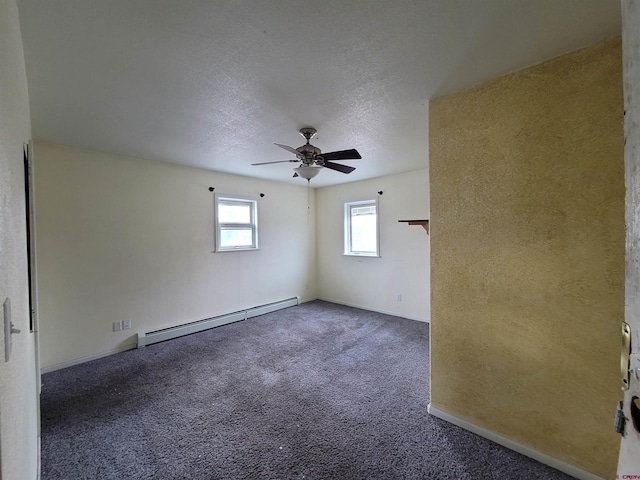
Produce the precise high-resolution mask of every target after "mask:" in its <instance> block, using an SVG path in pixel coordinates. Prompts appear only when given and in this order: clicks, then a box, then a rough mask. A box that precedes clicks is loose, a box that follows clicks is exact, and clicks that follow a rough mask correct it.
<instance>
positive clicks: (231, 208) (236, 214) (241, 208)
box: [218, 202, 251, 223]
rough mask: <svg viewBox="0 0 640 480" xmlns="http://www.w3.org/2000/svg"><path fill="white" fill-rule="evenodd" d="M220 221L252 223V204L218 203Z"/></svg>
mask: <svg viewBox="0 0 640 480" xmlns="http://www.w3.org/2000/svg"><path fill="white" fill-rule="evenodd" d="M218 222H220V223H251V204H250V203H244V204H243V203H226V202H225V203H223V202H220V203H218Z"/></svg>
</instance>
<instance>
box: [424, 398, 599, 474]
mask: <svg viewBox="0 0 640 480" xmlns="http://www.w3.org/2000/svg"><path fill="white" fill-rule="evenodd" d="M427 411H428V412H429V414H430V415H433V416H434V417H438V418H440V419H442V420H445V421H447V422H449V423H453V424H454V425H457V426H458V427H460V428H464V429H465V430H468V431H470V432H473V433H475V434H476V435H480V436H481V437H484V438H486V439H488V440H491V441H492V442H495V443H497V444H499V445H502V446H503V447H507V448H508V449H509V450H513V451H514V452H518V453H521V454H522V455H524V456H526V457H529V458H533V459H534V460H537V461H538V462H540V463H544V464H545V465H548V466H550V467H552V468H555V469H556V470H560V471H561V472H563V473H566V474H567V475H571V476H572V477H575V478H578V479H580V480H603V478H602V477H599V476H597V475H595V474H593V473H591V472H587V471H586V470H582V469H581V468H578V467H574V466H573V465H570V464H568V463H565V462H563V461H560V460H558V459H557V458H554V457H551V456H550V455H547V454H545V453H542V452H539V451H537V450H535V449H533V448H531V447H527V446H526V445H523V444H521V443H518V442H516V441H514V440H511V439H509V438H507V437H503V436H502V435H499V434H497V433H495V432H492V431H491V430H487V429H485V428H482V427H479V426H478V425H475V424H473V423H470V422H467V421H466V420H462V419H461V418H458V417H455V416H453V415H451V414H449V413H447V412H444V411H442V410H439V409H438V408H436V407H434V406H432V405H431V404H429V405H428V406H427Z"/></svg>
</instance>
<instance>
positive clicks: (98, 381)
mask: <svg viewBox="0 0 640 480" xmlns="http://www.w3.org/2000/svg"><path fill="white" fill-rule="evenodd" d="M428 403H429V325H428V324H426V323H421V322H416V321H412V320H406V319H402V318H398V317H392V316H388V315H383V314H378V313H373V312H369V311H363V310H359V309H355V308H350V307H345V306H340V305H335V304H331V303H327V302H322V301H314V302H309V303H305V304H302V305H299V306H297V307H291V308H287V309H284V310H280V311H278V312H274V313H271V314H268V315H263V316H260V317H255V318H252V319H249V320H246V321H243V322H238V323H234V324H230V325H225V326H222V327H218V328H215V329H212V330H208V331H205V332H201V333H197V334H193V335H189V336H185V337H182V338H178V339H175V340H170V341H167V342H163V343H159V344H156V345H151V346H149V347H145V348H143V349H140V350H130V351H127V352H123V353H120V354H117V355H112V356H109V357H105V358H102V359H99V360H95V361H92V362H88V363H84V364H82V365H77V366H74V367H70V368H66V369H62V370H58V371H55V372H51V373H48V374H46V375H44V376H43V389H42V398H41V412H42V479H43V480H48V479H65V480H80V479H91V480H98V479H162V480H170V479H202V480H204V479H206V480H211V479H234V480H235V479H323V480H331V479H336V480H337V479H340V480H348V479H367V480H372V479H385V480H391V479H455V480H460V479H469V480H471V479H473V480H481V479H496V480H497V479H500V480H511V479H549V480H551V479H554V480H560V479H564V480H566V479H569V478H571V477H569V476H567V475H564V474H562V473H560V472H558V471H556V470H554V469H552V468H549V467H547V466H545V465H542V464H540V463H538V462H536V461H534V460H531V459H529V458H527V457H524V456H522V455H520V454H518V453H515V452H513V451H510V450H507V449H505V448H503V447H501V446H499V445H497V444H494V443H492V442H490V441H488V440H486V439H484V438H481V437H478V436H476V435H474V434H472V433H470V432H468V431H466V430H463V429H461V428H458V427H456V426H454V425H451V424H449V423H447V422H444V421H442V420H439V419H437V418H435V417H432V416H430V415H429V414H427V404H428Z"/></svg>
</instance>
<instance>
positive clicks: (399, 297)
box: [396, 293, 402, 302]
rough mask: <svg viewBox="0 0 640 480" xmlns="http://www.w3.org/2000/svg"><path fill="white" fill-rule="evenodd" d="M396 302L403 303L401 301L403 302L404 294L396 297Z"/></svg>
mask: <svg viewBox="0 0 640 480" xmlns="http://www.w3.org/2000/svg"><path fill="white" fill-rule="evenodd" d="M396 300H397V301H398V302H401V301H402V294H401V293H399V294H398V295H397V296H396Z"/></svg>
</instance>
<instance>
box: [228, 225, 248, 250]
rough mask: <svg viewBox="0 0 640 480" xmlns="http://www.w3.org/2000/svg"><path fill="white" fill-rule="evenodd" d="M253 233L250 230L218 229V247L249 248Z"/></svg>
mask: <svg viewBox="0 0 640 480" xmlns="http://www.w3.org/2000/svg"><path fill="white" fill-rule="evenodd" d="M251 246H253V231H252V230H251V229H250V228H234V229H227V228H223V229H220V247H222V248H225V247H251Z"/></svg>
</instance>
